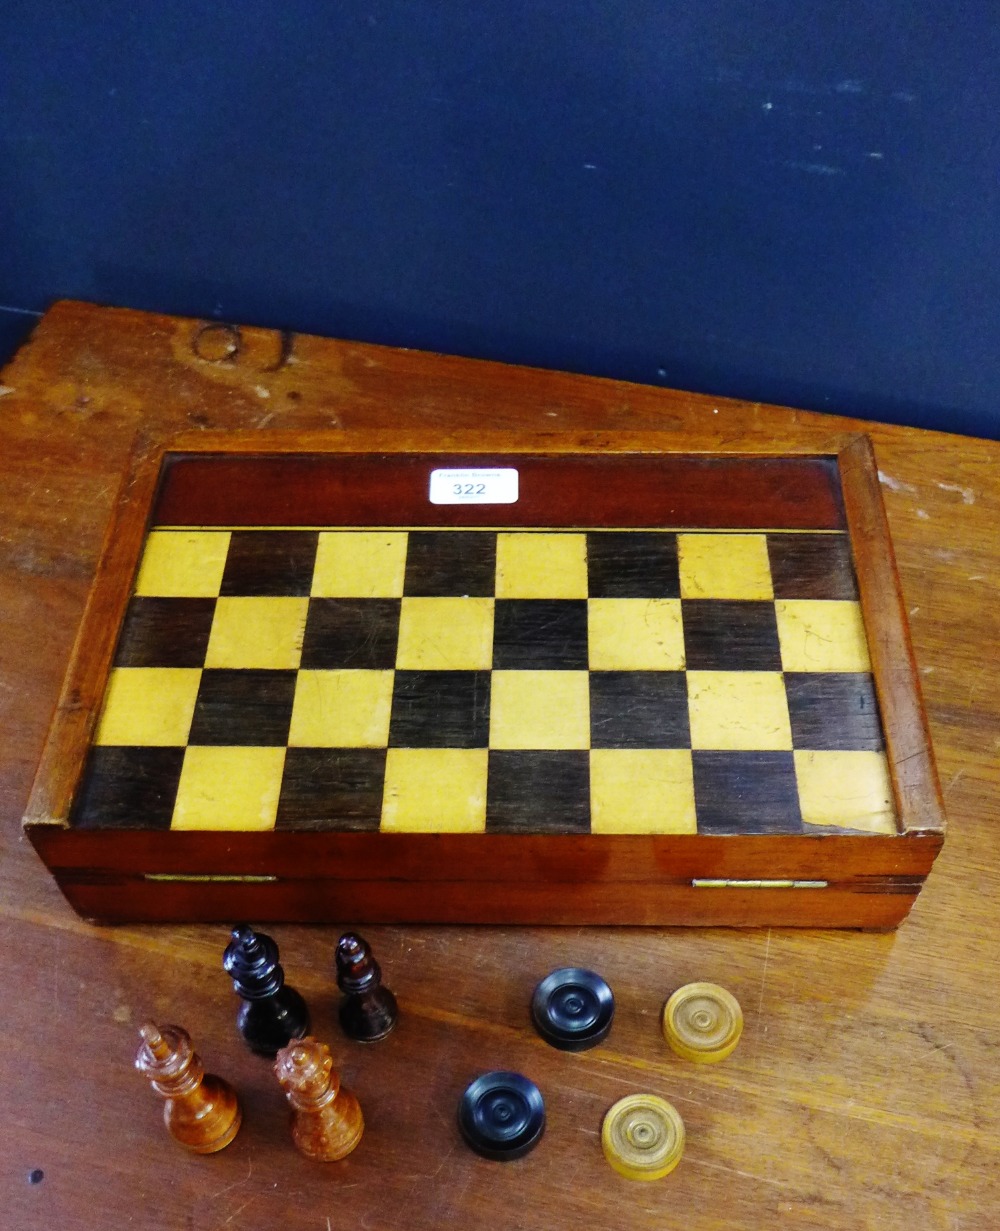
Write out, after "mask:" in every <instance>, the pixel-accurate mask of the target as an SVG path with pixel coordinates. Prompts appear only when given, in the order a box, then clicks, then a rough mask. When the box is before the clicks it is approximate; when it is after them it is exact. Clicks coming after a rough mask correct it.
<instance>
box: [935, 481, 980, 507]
mask: <svg viewBox="0 0 1000 1231" xmlns="http://www.w3.org/2000/svg"><path fill="white" fill-rule="evenodd" d="M938 487H940V489H941V490H942V491H943V492H955V493H957V494H958V495H959V496H961V497H962V503H963V504H975V503H976V493H975V492H974V491H973V490H972V488H971V487H962V485H961V484H960V483H939V484H938Z"/></svg>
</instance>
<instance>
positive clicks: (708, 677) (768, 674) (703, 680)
mask: <svg viewBox="0 0 1000 1231" xmlns="http://www.w3.org/2000/svg"><path fill="white" fill-rule="evenodd" d="M687 683H688V714H689V717H690V720H691V747H692V748H699V749H703V750H705V749H713V750H718V751H723V752H762V751H770V752H776V751H782V752H787V751H790V750H791V747H792V728H791V723H790V721H789V717H788V698H787V696H786V694H785V684H784V679H783V678H782V676H781V673H780V672H778V671H689V672H688V675H687Z"/></svg>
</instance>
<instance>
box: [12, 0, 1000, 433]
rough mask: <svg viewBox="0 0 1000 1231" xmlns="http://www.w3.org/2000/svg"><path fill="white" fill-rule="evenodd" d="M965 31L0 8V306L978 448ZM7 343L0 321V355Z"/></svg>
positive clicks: (975, 31) (975, 259)
mask: <svg viewBox="0 0 1000 1231" xmlns="http://www.w3.org/2000/svg"><path fill="white" fill-rule="evenodd" d="M998 18H1000V5H998V4H997V3H996V0H982V2H980V3H977V2H976V0H971V2H970V0H963V2H961V3H958V4H941V3H939V2H937V0H933V2H932V0H909V2H907V3H904V2H903V0H867V2H863V0H840V2H837V3H833V2H828V0H813V2H812V3H803V0H773V2H772V3H770V4H760V3H755V2H753V0H742V2H737V0H659V2H654V0H578V3H569V2H568V0H562V2H559V0H548V2H546V0H477V2H474V3H469V0H461V2H459V0H433V2H427V3H424V2H415V0H414V2H411V3H406V2H405V0H394V2H391V0H364V2H359V3H344V2H342V0H315V2H313V3H307V2H306V0H284V2H282V3H279V2H277V0H275V2H273V3H264V2H263V0H242V2H241V3H238V4H237V3H235V2H230V3H225V2H217V3H215V4H211V5H210V4H204V3H202V4H195V3H192V2H191V0H170V2H169V3H162V4H160V3H156V4H153V3H150V2H149V0H146V2H145V3H144V2H143V0H105V2H104V3H102V4H100V5H97V6H91V5H81V4H78V3H73V4H71V3H66V2H63V3H60V2H58V0H32V2H31V3H27V2H23V0H8V3H7V4H5V5H4V6H3V10H2V13H0V48H2V50H0V56H2V57H3V61H4V64H3V71H2V73H0V180H2V188H0V209H2V211H3V215H2V216H0V225H2V238H0V302H2V303H3V304H5V305H7V306H8V307H11V308H16V309H22V310H23V309H29V310H35V311H38V310H42V309H44V308H45V307H46V305H47V304H48V303H50V302H51V301H52V300H53V299H54V298H57V297H61V296H74V297H78V298H83V299H91V300H96V301H98V302H105V303H116V304H127V305H131V306H135V307H141V308H150V309H156V310H165V311H169V312H178V313H184V314H187V315H197V316H215V317H221V318H225V319H228V320H235V321H243V322H252V323H258V324H265V325H275V326H286V327H290V328H295V329H301V330H307V331H311V332H315V333H324V334H330V335H337V336H342V337H350V338H361V339H365V340H370V341H377V342H388V343H396V344H402V345H406V346H416V347H423V348H428V349H434V350H443V351H452V352H455V353H460V354H467V355H475V356H483V357H489V358H498V359H504V360H508V361H513V362H521V363H530V364H539V365H542V366H546V367H557V368H566V369H571V370H575V371H581V372H591V373H599V374H603V375H611V376H620V377H625V378H627V379H630V380H637V381H642V382H646V383H650V384H665V385H671V386H678V387H683V388H691V389H698V390H705V391H709V392H713V393H718V394H731V395H736V396H740V397H747V398H756V399H761V400H766V401H776V402H788V403H792V404H795V405H799V406H805V407H810V408H813V409H818V410H831V411H839V412H847V413H851V414H860V415H863V416H866V417H871V418H882V419H891V420H898V421H902V422H907V423H915V424H920V425H925V426H933V427H942V428H947V429H950V430H953V431H959V432H968V433H974V434H979V435H989V436H1000V409H998V407H1000V396H998V395H1000V348H998V346H997V343H996V323H997V303H998V298H1000V295H998V292H1000V260H998V249H1000V242H998V218H1000V211H998V205H1000V188H998V157H997V155H998V141H997V132H998V117H1000V67H998V66H1000V21H998ZM32 321H33V318H32V317H31V316H24V315H19V314H15V313H11V312H0V325H2V326H3V327H4V329H5V332H4V333H3V334H2V335H0V345H2V344H3V343H4V342H6V344H7V346H8V349H9V348H10V347H11V346H12V345H13V342H14V340H15V339H16V337H17V336H19V335H20V334H22V333H23V332H24V330H25V328H26V327H27V326H30V324H31V323H32Z"/></svg>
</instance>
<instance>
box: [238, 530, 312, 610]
mask: <svg viewBox="0 0 1000 1231" xmlns="http://www.w3.org/2000/svg"><path fill="white" fill-rule="evenodd" d="M318 541H319V536H318V534H317V532H316V531H315V530H268V531H266V532H258V531H252V530H234V531H233V534H232V537H231V538H230V540H229V554H228V555H227V556H226V568H225V572H224V573H223V574H222V588H221V590H220V593H221V594H224V595H225V596H226V597H233V596H235V595H245V596H254V597H257V596H262V595H279V596H282V597H292V598H303V597H305V596H306V595H307V594H308V593H309V591H310V589H311V588H312V576H313V568H314V566H315V564H316V544H317V543H318Z"/></svg>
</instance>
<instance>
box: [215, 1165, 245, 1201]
mask: <svg viewBox="0 0 1000 1231" xmlns="http://www.w3.org/2000/svg"><path fill="white" fill-rule="evenodd" d="M252 1176H253V1155H251V1156H250V1157H249V1158H248V1159H247V1173H246V1175H245V1176H244V1177H243V1179H242V1180H233V1182H232V1184H227V1185H226V1186H225V1188H220V1189H219V1191H218V1192H217V1193H213V1194H212V1195H211V1197H209V1200H210V1201H215V1200H217V1199H218V1198H219V1197H221V1196H222V1194H223V1193H227V1192H229V1191H230V1189H233V1188H235V1187H236V1186H237V1185H238V1184H248V1183H249V1182H250V1179H251V1177H252Z"/></svg>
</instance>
